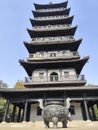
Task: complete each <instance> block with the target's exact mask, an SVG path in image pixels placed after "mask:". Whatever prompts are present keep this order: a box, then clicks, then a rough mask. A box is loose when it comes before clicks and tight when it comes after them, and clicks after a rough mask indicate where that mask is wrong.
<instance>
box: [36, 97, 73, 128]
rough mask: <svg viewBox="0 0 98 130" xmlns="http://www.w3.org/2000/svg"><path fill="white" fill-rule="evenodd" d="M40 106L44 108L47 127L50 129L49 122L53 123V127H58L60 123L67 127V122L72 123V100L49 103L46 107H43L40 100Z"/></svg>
mask: <svg viewBox="0 0 98 130" xmlns="http://www.w3.org/2000/svg"><path fill="white" fill-rule="evenodd" d="M38 102H39V106H40V107H41V108H42V112H43V119H44V123H45V126H46V127H47V128H49V122H53V127H54V128H57V127H58V122H62V127H63V128H66V127H67V120H69V121H71V116H70V113H69V107H70V98H67V99H66V102H65V103H64V102H62V101H47V102H46V106H45V107H43V101H42V100H41V99H39V100H38Z"/></svg>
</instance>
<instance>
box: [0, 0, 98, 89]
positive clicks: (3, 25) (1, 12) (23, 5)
mask: <svg viewBox="0 0 98 130" xmlns="http://www.w3.org/2000/svg"><path fill="white" fill-rule="evenodd" d="M50 1H52V2H53V3H56V2H57V3H60V2H64V1H63V0H56V1H55V0H0V80H3V81H4V82H6V83H7V84H8V86H9V87H13V86H14V84H15V83H16V82H17V80H23V79H24V77H25V76H27V74H26V72H25V70H24V69H23V68H22V67H21V66H20V65H19V62H18V60H19V59H25V60H26V57H27V56H28V52H27V50H26V48H25V47H24V45H23V41H28V42H29V41H30V40H31V39H30V37H29V35H28V33H27V31H26V28H29V29H31V28H32V27H31V24H30V21H29V18H33V15H32V12H31V11H32V10H34V6H33V3H39V4H48V3H49V2H50ZM68 7H71V12H70V16H71V15H74V16H75V17H74V20H73V25H78V28H77V31H76V34H75V38H76V39H78V38H83V42H82V44H81V45H80V47H79V50H78V51H79V53H80V55H81V57H84V56H90V60H89V63H87V64H86V65H85V67H84V68H83V70H82V72H81V74H85V77H86V80H87V84H98V0H69V4H68Z"/></svg>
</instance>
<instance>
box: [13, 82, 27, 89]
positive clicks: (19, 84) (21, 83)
mask: <svg viewBox="0 0 98 130" xmlns="http://www.w3.org/2000/svg"><path fill="white" fill-rule="evenodd" d="M14 88H25V86H24V85H23V82H22V81H17V82H16V84H15V85H14Z"/></svg>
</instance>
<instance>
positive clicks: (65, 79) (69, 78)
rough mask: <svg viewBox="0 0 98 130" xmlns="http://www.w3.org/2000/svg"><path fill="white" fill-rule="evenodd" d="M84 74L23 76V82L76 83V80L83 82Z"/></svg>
mask: <svg viewBox="0 0 98 130" xmlns="http://www.w3.org/2000/svg"><path fill="white" fill-rule="evenodd" d="M85 81H86V80H85V76H84V75H67V76H58V75H51V76H41V77H37V76H36V77H25V79H24V81H23V82H24V83H32V84H43V83H48V82H49V83H53V82H57V83H58V82H63V83H68V82H69V83H75V82H76V83H77V82H85Z"/></svg>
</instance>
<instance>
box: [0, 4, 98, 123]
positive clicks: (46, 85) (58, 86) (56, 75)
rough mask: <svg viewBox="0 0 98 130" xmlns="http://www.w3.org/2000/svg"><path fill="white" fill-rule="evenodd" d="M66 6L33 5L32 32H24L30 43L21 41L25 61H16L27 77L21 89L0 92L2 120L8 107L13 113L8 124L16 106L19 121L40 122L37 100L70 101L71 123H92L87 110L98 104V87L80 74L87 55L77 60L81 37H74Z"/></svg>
mask: <svg viewBox="0 0 98 130" xmlns="http://www.w3.org/2000/svg"><path fill="white" fill-rule="evenodd" d="M67 4H68V1H66V2H63V3H57V4H53V3H50V4H46V5H45V4H44V5H42V4H36V3H35V4H34V6H35V10H34V11H32V13H33V16H34V18H33V19H30V22H31V25H32V29H27V31H28V33H29V35H30V37H31V41H30V42H24V45H25V47H26V49H27V50H28V53H29V55H28V57H27V61H24V60H19V62H20V64H21V65H22V67H23V68H24V69H25V71H26V73H27V74H28V77H25V79H24V81H23V84H24V86H25V88H23V89H5V90H3V89H0V95H1V96H2V97H4V98H5V99H7V103H6V108H5V114H4V118H3V121H6V118H7V113H8V108H9V105H10V104H13V113H14V114H13V113H12V120H11V121H13V122H14V115H15V109H16V106H17V107H19V116H18V119H17V121H18V122H20V121H34V122H35V121H42V120H43V118H42V113H41V111H42V110H41V108H40V107H39V103H38V99H42V100H43V102H47V101H52V100H55V101H58V100H60V101H64V100H65V99H66V98H67V97H69V98H70V99H71V106H70V113H71V115H72V119H73V120H89V119H91V120H92V117H91V115H90V113H89V108H90V107H93V105H94V104H97V105H98V87H96V86H95V87H93V88H90V87H87V86H85V84H86V79H85V76H84V75H81V71H82V69H83V67H84V65H85V63H86V62H87V61H88V60H89V56H87V57H84V58H81V57H80V54H79V52H78V48H79V46H80V44H81V42H82V38H80V39H78V40H76V39H75V37H74V35H75V32H76V29H77V26H72V21H73V18H74V16H69V13H70V8H67ZM96 90H97V91H96ZM21 110H23V113H22V114H21ZM93 112H94V111H93ZM93 117H94V114H93Z"/></svg>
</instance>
